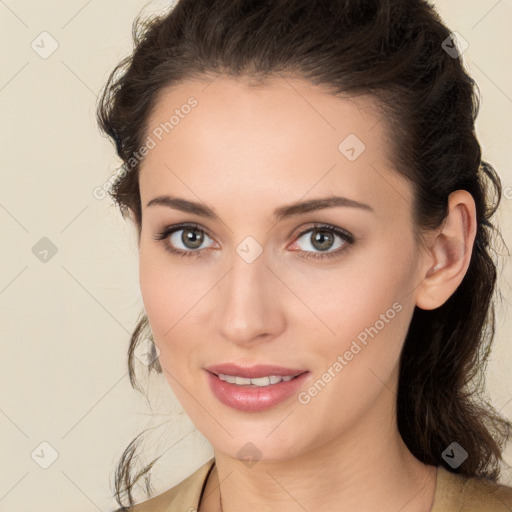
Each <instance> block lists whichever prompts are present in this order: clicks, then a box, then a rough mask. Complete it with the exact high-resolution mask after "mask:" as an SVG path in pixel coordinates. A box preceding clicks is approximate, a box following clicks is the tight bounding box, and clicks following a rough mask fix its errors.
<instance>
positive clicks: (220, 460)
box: [199, 388, 436, 512]
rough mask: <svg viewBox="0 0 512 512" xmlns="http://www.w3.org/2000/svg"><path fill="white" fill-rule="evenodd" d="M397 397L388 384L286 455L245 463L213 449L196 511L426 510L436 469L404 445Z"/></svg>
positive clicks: (432, 488)
mask: <svg viewBox="0 0 512 512" xmlns="http://www.w3.org/2000/svg"><path fill="white" fill-rule="evenodd" d="M394 399H395V394H394V393H393V392H391V391H390V390H389V388H384V391H383V393H382V396H381V397H379V398H378V399H377V403H376V404H374V407H372V408H371V410H370V411H368V413H367V414H366V415H365V416H364V417H363V418H360V420H359V421H358V422H357V424H355V425H353V426H352V427H351V428H350V430H348V431H346V432H343V433H342V434H340V435H339V436H337V437H335V438H333V439H331V440H329V441H327V442H324V443H323V444H322V445H320V446H318V447H316V448H314V449H311V450H309V451H307V452H302V453H300V454H299V455H297V456H293V457H290V458H287V459H281V460H277V461H276V460H272V461H269V460H266V459H265V458H262V459H261V460H260V461H258V462H257V463H256V464H254V465H253V466H251V467H248V466H247V465H246V464H245V463H244V462H243V461H240V460H238V459H234V458H232V457H230V456H228V455H226V454H224V453H222V452H218V451H215V461H216V464H215V468H214V469H213V471H212V473H211V475H210V478H209V479H208V482H207V485H206V488H205V493H204V498H203V501H202V503H201V506H200V511H199V512H218V511H219V510H222V512H235V511H240V510H246V509H247V504H248V503H250V505H251V506H250V509H251V511H254V512H270V511H274V510H279V511H280V512H299V511H302V510H328V511H330V510H336V511H337V512H345V511H347V512H348V511H353V510H357V511H360V512H365V511H367V512H370V511H372V512H373V511H375V510H379V511H380V512H396V511H397V510H400V512H429V511H430V510H431V507H432V502H433V498H434V493H435V486H436V467H435V466H431V465H425V464H423V463H422V462H420V461H419V460H418V459H416V458H415V457H414V456H413V455H412V453H411V452H410V451H409V450H408V449H407V447H406V445H405V444H404V442H403V440H402V438H401V437H400V435H399V432H398V428H397V425H396V420H395V416H396V413H395V407H394ZM383 414H384V416H383ZM219 482H220V484H219ZM221 497H222V501H221Z"/></svg>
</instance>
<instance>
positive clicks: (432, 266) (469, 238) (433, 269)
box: [416, 190, 477, 309]
mask: <svg viewBox="0 0 512 512" xmlns="http://www.w3.org/2000/svg"><path fill="white" fill-rule="evenodd" d="M476 229H477V222H476V208H475V201H474V199H473V196H472V195H471V194H470V193H469V192H468V191H466V190H456V191H455V192H452V193H451V194H450V195H449V197H448V214H447V217H446V219H445V221H444V223H443V225H442V227H441V228H440V230H438V231H436V235H435V236H434V241H433V242H432V243H431V245H430V247H429V248H428V252H427V257H426V259H425V262H426V266H427V268H428V267H429V268H428V270H426V272H425V271H424V272H425V275H424V278H423V281H422V282H421V283H420V285H419V286H418V287H417V289H416V290H417V292H416V305H417V306H418V307H419V308H421V309H436V308H438V307H439V306H442V305H443V304H444V303H445V302H446V301H447V300H448V299H449V298H450V296H451V295H452V294H453V293H454V292H455V290H456V289H457V287H458V286H459V285H460V283H461V282H462V279H463V278H464V276H465V275H466V272H467V269H468V267H469V262H470V260H471V254H472V252H473V244H474V241H475V236H476Z"/></svg>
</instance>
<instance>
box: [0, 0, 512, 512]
mask: <svg viewBox="0 0 512 512" xmlns="http://www.w3.org/2000/svg"><path fill="white" fill-rule="evenodd" d="M144 5H145V4H144V3H143V2H141V1H139V0H110V1H108V2H105V1H103V2H100V1H99V0H89V1H87V0H67V1H64V0H53V1H46V2H35V1H27V0H25V1H21V0H19V1H18V0H6V1H2V0H0V23H1V25H0V42H1V48H2V65H1V68H0V108H1V118H0V119H1V132H0V134H1V138H0V140H1V144H2V151H1V153H0V158H1V160H0V162H1V164H0V165H1V174H0V180H1V181H0V226H1V238H2V250H1V255H0V258H1V260H0V265H1V267H0V268H1V272H0V309H1V315H0V332H1V339H2V351H1V367H0V389H1V395H0V432H1V436H0V450H1V452H0V460H1V461H2V462H1V473H0V475H1V478H0V512H7V511H8V512H22V511H23V512H26V511H28V510H38V511H39V512H46V511H48V512H50V511H51V512H70V511H91V512H94V511H97V510H100V511H105V512H108V511H111V510H113V509H114V508H116V503H115V501H114V500H113V498H112V497H111V495H112V487H111V483H112V482H113V472H114V467H115V466H114V464H115V462H117V459H118V457H119V456H120V455H121V453H122V451H123V450H124V448H125V447H126V446H127V445H128V443H129V442H130V441H131V440H132V439H133V438H134V437H135V435H137V434H138V433H140V432H141V431H142V430H143V429H144V428H146V427H147V426H154V427H156V428H154V429H153V430H152V431H151V432H152V434H151V437H150V438H149V444H148V445H147V447H148V455H147V457H148V461H150V460H152V459H151V457H152V455H153V454H156V455H158V454H160V453H161V452H163V451H165V455H164V456H163V457H162V458H161V459H160V461H159V462H158V463H157V464H156V465H155V470H156V474H155V477H154V480H153V481H154V485H155V489H156V491H157V492H161V491H163V490H164V489H166V488H168V487H170V486H172V485H174V484H176V483H177V482H179V481H180V480H182V479H183V478H184V477H186V476H187V475H188V474H190V473H191V472H192V471H193V470H195V469H196V468H197V467H198V466H199V465H200V464H202V463H203V462H204V461H205V460H207V459H208V458H209V457H210V456H211V455H212V453H213V452H212V448H211V446H210V445H209V443H208V442H207V441H206V440H205V439H204V438H203V436H202V435H200V434H199V433H198V432H197V431H195V429H194V426H193V424H192V423H191V422H190V420H188V418H187V417H186V415H185V414H184V413H183V411H182V409H181V407H180V406H179V404H177V403H176V400H175V399H174V398H173V395H172V393H171V392H170V390H169V389H168V387H167V385H166V383H165V384H163V385H160V386H159V383H158V379H156V380H153V379H152V380H151V381H150V383H149V385H150V393H151V395H152V396H154V397H155V398H157V399H155V400H154V402H153V404H154V410H153V414H154V420H152V421H151V422H150V414H151V413H152V411H151V409H149V408H148V407H147V405H146V402H145V401H144V399H143V397H142V396H141V395H139V394H137V393H136V392H135V391H133V390H132V389H131V387H130V384H129V380H128V375H127V368H126V349H127V347H128V340H129V335H130V333H131V331H132V328H133V326H134V325H135V322H136V320H137V316H138V314H139V311H140V309H141V306H142V302H141V298H140V292H139V287H138V261H137V250H136V243H135V238H134V234H133V231H132V230H131V228H130V226H129V225H128V224H126V223H125V222H124V221H123V220H122V219H121V217H120V215H119V213H118V212H117V210H116V209H115V208H114V207H113V206H112V204H111V202H110V199H109V198H108V197H107V198H105V199H103V200H100V199H96V198H95V197H94V195H93V190H94V189H95V188H96V187H98V186H99V187H101V186H102V185H103V184H104V183H105V182H106V181H107V180H108V178H109V176H110V174H111V173H112V172H113V171H114V170H115V169H116V168H117V167H118V166H119V164H120V162H119V161H118V159H117V158H116V156H115V153H114V149H113V147H112V146H111V144H110V143H109V142H108V141H107V140H106V139H104V138H103V137H101V136H100V134H99V131H98V129H97V127H96V122H95V104H96V96H97V94H98V92H99V90H100V88H101V86H102V85H103V84H104V82H105V80H106V78H107V76H108V73H109V72H110V70H111V69H112V68H113V66H114V65H115V64H116V63H117V62H118V61H119V60H120V59H121V58H122V57H124V56H125V55H126V54H127V53H129V51H130V48H131V23H132V21H133V19H134V18H135V16H136V14H137V13H138V12H139V11H140V10H141V9H142V8H143V7H144ZM168 5H169V3H168V2H161V1H159V2H149V3H148V4H147V5H146V9H145V11H146V12H147V13H152V12H158V11H160V10H162V9H165V8H166V7H168ZM436 5H437V6H438V9H439V11H440V13H441V15H442V16H443V17H444V18H445V20H446V21H447V23H448V25H449V26H450V28H451V29H452V30H454V31H456V32H458V33H459V34H461V35H462V37H463V38H464V39H465V40H466V41H467V42H468V43H469V47H468V49H467V51H466V52H465V53H464V59H465V61H466V63H467V65H468V67H469V69H470V72H471V74H472V75H473V76H474V78H475V79H476V81H477V83H478V84H479V86H480V89H481V92H482V107H481V113H480V116H479V118H478V134H479V137H480V140H481V144H482V147H483V154H484V158H485V159H486V160H488V161H490V162H491V163H492V164H493V165H494V166H495V168H496V169H497V170H498V172H499V173H500V175H501V177H502V180H503V185H504V187H505V189H504V197H503V203H502V206H501V208H500V212H499V219H500V222H501V225H502V231H503V235H504V238H505V241H506V242H507V244H508V245H509V246H511V247H512V166H511V164H512V157H511V152H510V150H511V142H512V140H511V135H510V134H511V133H512V72H511V66H510V51H511V50H512V40H511V36H510V20H511V19H512V0H500V1H496V0H471V1H469V0H438V1H437V2H436ZM43 32H46V33H47V34H41V33H43ZM52 45H53V46H55V45H58V47H56V49H55V50H54V51H53V53H51V55H49V53H50V52H51V51H52V50H53V46H52ZM439 122H442V119H440V120H439ZM45 237H46V238H47V239H49V240H43V241H41V239H42V238H45ZM50 241H51V242H50ZM37 244H39V245H37ZM34 247H35V249H34ZM45 250H46V251H48V252H47V253H44V251H45ZM52 251H53V252H55V251H56V253H55V254H53V252H52ZM40 258H46V261H41V259H40ZM506 261H507V263H508V259H506ZM510 282H511V268H510V265H508V264H507V266H506V267H505V269H504V271H503V273H502V275H501V276H500V287H501V291H502V294H503V296H504V298H505V301H504V303H503V304H502V305H501V306H499V307H498V310H497V311H498V330H497V335H496V344H495V348H494V352H493V356H492V358H491V361H490V363H489V366H488V377H487V381H488V389H489V397H490V399H491V400H492V402H493V403H494V404H495V406H496V407H497V408H498V409H500V410H501V411H502V413H504V414H505V415H506V416H507V417H508V418H512V374H511V372H510V368H511V366H512V348H511V343H510V335H511V333H512V322H511V320H510V317H511V312H512V308H511V304H510V297H511V293H510V290H511V287H510ZM42 443H43V444H42ZM507 461H508V463H509V464H512V451H511V450H510V449H509V450H508V452H507ZM43 466H48V467H47V468H46V469H44V467H43ZM507 471H510V468H509V469H508V470H507ZM157 476H158V478H157ZM503 482H505V483H508V484H509V485H510V484H512V475H511V474H510V472H509V473H508V474H506V475H504V477H503ZM139 496H142V495H139Z"/></svg>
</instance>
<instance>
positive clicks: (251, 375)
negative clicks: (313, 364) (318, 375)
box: [205, 363, 307, 379]
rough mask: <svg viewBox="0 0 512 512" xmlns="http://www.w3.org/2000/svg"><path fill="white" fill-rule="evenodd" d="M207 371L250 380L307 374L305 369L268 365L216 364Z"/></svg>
mask: <svg viewBox="0 0 512 512" xmlns="http://www.w3.org/2000/svg"><path fill="white" fill-rule="evenodd" d="M205 370H207V371H209V372H210V373H215V374H216V375H218V374H219V373H223V374H225V375H233V376H234V377H246V378H248V379H257V378H258V377H268V376H269V375H278V376H281V377H285V376H287V375H299V374H301V373H304V372H306V371H307V370H304V369H303V368H284V367H282V366H274V365H267V364H258V365H255V366H239V365H237V364H234V363H224V364H215V365H213V366H208V367H207V368H205Z"/></svg>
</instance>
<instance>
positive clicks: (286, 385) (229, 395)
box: [205, 363, 311, 412]
mask: <svg viewBox="0 0 512 512" xmlns="http://www.w3.org/2000/svg"><path fill="white" fill-rule="evenodd" d="M205 370H206V375H207V378H208V384H209V387H210V390H211V392H212V393H213V395H214V396H215V397H216V398H217V400H219V402H221V403H222V404H224V405H226V406H228V407H230V408H232V409H236V410H239V411H243V412H259V411H263V410H266V409H269V408H271V407H274V406H276V405H278V404H280V403H281V402H284V401H285V400H286V399H288V398H289V397H291V396H292V395H293V394H295V393H296V392H298V390H299V389H300V387H301V386H302V385H303V384H304V382H305V381H306V380H307V379H308V376H309V375H310V373H311V372H310V371H309V370H303V369H294V368H284V367H278V366H271V365H258V366H252V367H241V366H238V365H234V364H231V363H230V364H225V365H218V366H215V367H213V366H212V367H208V368H206V369H205Z"/></svg>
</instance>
